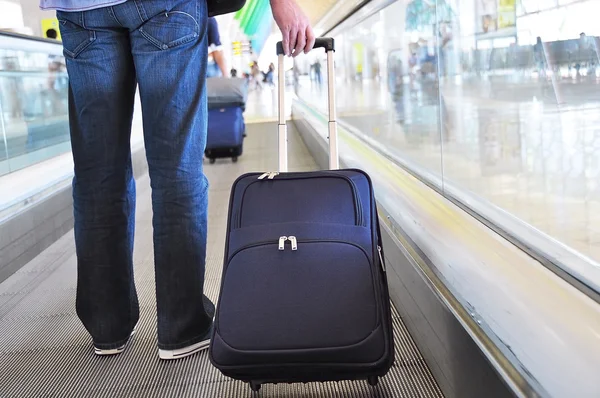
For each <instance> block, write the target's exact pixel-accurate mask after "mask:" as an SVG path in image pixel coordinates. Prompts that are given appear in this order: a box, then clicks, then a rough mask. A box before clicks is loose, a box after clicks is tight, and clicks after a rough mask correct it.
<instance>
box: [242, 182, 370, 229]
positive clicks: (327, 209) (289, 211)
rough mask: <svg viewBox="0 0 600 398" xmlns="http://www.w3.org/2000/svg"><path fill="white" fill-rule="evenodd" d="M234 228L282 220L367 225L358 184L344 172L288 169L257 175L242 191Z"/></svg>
mask: <svg viewBox="0 0 600 398" xmlns="http://www.w3.org/2000/svg"><path fill="white" fill-rule="evenodd" d="M234 218H235V219H234V223H233V228H234V229H237V228H243V227H248V226H256V225H266V224H275V223H281V222H322V223H330V224H346V225H354V226H364V223H365V221H364V220H363V206H362V203H361V199H360V195H359V194H358V189H357V187H356V184H355V183H354V182H353V181H352V179H351V178H349V177H347V176H344V175H337V174H331V173H327V172H319V175H305V174H304V173H297V174H296V173H285V174H280V175H277V176H276V177H274V179H257V180H256V181H254V182H252V183H250V184H249V185H248V186H247V187H246V188H245V189H244V190H243V193H242V195H241V201H240V205H239V210H238V211H237V213H236V214H235V216H234Z"/></svg>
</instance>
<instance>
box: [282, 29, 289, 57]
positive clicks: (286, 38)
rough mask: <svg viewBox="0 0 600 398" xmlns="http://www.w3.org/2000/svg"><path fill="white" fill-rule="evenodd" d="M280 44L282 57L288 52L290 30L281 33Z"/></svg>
mask: <svg viewBox="0 0 600 398" xmlns="http://www.w3.org/2000/svg"><path fill="white" fill-rule="evenodd" d="M281 36H282V37H281V42H282V43H283V55H288V54H289V52H290V29H289V28H286V29H284V30H282V31H281Z"/></svg>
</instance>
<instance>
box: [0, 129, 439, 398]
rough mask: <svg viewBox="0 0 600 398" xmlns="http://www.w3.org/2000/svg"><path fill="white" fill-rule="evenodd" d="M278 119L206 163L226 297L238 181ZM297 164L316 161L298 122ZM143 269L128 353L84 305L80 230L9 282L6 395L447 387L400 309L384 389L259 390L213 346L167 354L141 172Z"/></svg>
mask: <svg viewBox="0 0 600 398" xmlns="http://www.w3.org/2000/svg"><path fill="white" fill-rule="evenodd" d="M275 131H276V126H275V125H274V124H252V125H248V137H247V139H246V142H245V147H244V155H242V156H241V157H240V160H239V162H238V163H231V161H229V160H221V161H218V162H217V163H216V164H214V165H209V164H208V162H206V163H205V169H206V173H207V175H208V177H209V181H210V184H211V188H210V194H209V195H210V197H209V242H208V243H209V247H208V254H207V270H206V282H205V290H206V294H207V295H208V296H209V297H211V298H212V299H213V300H215V299H216V298H217V295H218V289H219V282H220V277H221V266H222V257H223V247H224V240H225V219H226V216H227V206H228V199H229V192H230V187H231V184H232V182H233V180H234V179H235V178H237V176H239V175H240V174H242V173H244V172H247V171H263V170H269V169H271V168H273V167H274V165H276V164H277V161H276V153H275V149H276V141H275V137H276V135H275V133H274V132H275ZM289 148H290V170H292V171H294V170H310V169H315V168H316V165H315V163H314V160H313V159H312V158H311V156H310V154H309V153H308V150H307V149H306V147H305V146H304V144H303V143H302V141H301V139H300V137H299V136H298V135H297V134H296V133H295V132H294V131H293V129H290V137H289ZM137 187H138V188H137V189H138V200H137V202H138V205H137V217H136V241H135V252H134V262H135V276H136V286H137V290H138V295H139V300H140V322H139V324H138V328H137V333H136V335H135V337H134V339H133V341H132V343H131V345H130V346H129V347H128V349H127V350H126V351H125V352H124V353H123V354H121V355H118V356H115V357H107V358H99V357H97V356H95V355H94V354H93V349H92V346H91V339H90V338H89V336H88V334H87V333H86V331H85V330H84V328H83V326H82V325H81V323H80V322H79V320H78V318H77V315H76V314H75V286H76V260H75V255H74V253H75V248H74V245H73V236H72V231H71V232H69V233H68V234H66V235H65V236H64V237H63V238H61V239H60V240H59V241H58V242H56V243H55V244H54V245H52V246H51V247H50V248H48V249H47V250H46V251H45V252H44V253H42V254H41V255H40V256H38V257H37V258H36V259H34V260H32V261H31V262H30V263H29V264H27V265H26V266H25V267H23V269H22V270H20V271H19V272H17V273H16V274H15V275H13V276H11V277H10V278H8V279H7V280H6V281H4V282H3V283H2V284H0V398H17V397H18V398H21V397H27V398H29V397H31V398H41V397H60V398H67V397H78V398H79V397H82V398H95V397H98V398H117V397H127V398H134V397H140V398H142V397H143V398H153V397H178V398H179V397H182V398H185V397H202V398H204V397H206V398H209V397H215V398H227V397H232V398H238V397H256V396H261V397H295V398H309V397H310V398H312V397H314V398H316V397H394V398H399V397H442V396H443V395H442V393H441V391H440V389H439V387H438V386H437V384H436V383H435V380H434V378H433V376H432V374H431V372H430V370H429V369H428V367H427V365H426V363H425V361H424V359H423V357H422V356H421V354H420V353H419V351H418V349H417V348H416V346H415V344H414V342H413V340H412V338H411V337H410V335H409V333H408V331H407V330H406V327H405V326H404V324H403V322H402V320H401V319H400V317H399V315H398V314H397V313H396V312H394V335H395V339H396V350H397V353H396V364H395V365H394V367H393V369H392V370H391V371H390V373H389V375H388V376H386V377H385V378H383V379H382V380H381V381H380V384H379V386H378V387H376V388H375V389H373V388H371V387H370V386H369V385H368V384H367V383H366V382H364V381H359V382H340V383H309V384H292V385H288V384H285V385H265V386H263V388H262V390H261V392H260V394H259V395H258V394H255V393H252V392H251V391H250V389H249V387H248V386H247V385H246V384H244V383H241V382H237V381H233V380H231V379H228V378H226V377H224V376H223V375H221V374H220V372H219V371H218V370H216V369H215V368H213V367H212V366H211V364H210V361H209V360H208V355H207V353H206V352H204V353H201V354H198V355H195V356H191V357H188V358H185V359H181V360H179V361H175V362H165V361H160V360H159V359H158V350H157V347H156V324H155V322H156V313H155V311H156V303H155V296H154V294H155V288H154V269H153V257H152V250H151V249H152V235H151V234H152V227H151V212H150V208H151V207H150V187H149V179H148V177H147V176H145V177H143V178H141V179H140V180H138V182H137Z"/></svg>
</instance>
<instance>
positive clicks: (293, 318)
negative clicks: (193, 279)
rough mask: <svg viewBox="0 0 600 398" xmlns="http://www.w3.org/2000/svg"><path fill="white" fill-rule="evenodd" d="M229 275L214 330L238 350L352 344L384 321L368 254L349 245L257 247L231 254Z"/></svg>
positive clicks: (285, 242) (279, 243)
mask: <svg viewBox="0 0 600 398" xmlns="http://www.w3.org/2000/svg"><path fill="white" fill-rule="evenodd" d="M290 238H292V239H290ZM282 243H283V249H282ZM224 278H225V280H224V283H223V290H222V292H221V298H220V304H219V318H218V322H217V328H218V329H217V330H218V332H219V334H220V336H221V337H222V338H223V340H224V341H225V342H226V343H227V344H228V345H229V346H230V347H232V348H234V349H236V350H252V351H254V350H266V351H274V350H306V349H319V348H322V349H330V348H332V347H348V346H352V345H355V344H359V343H360V342H362V341H363V340H365V339H366V338H367V337H369V336H370V335H371V333H372V332H373V331H374V330H375V329H376V327H377V325H378V322H379V316H378V312H377V299H376V294H375V289H374V284H373V276H372V267H371V264H370V260H369V257H368V256H367V254H366V253H365V252H364V250H363V249H361V248H360V247H358V246H356V245H354V244H351V243H346V242H341V241H333V240H327V241H324V240H301V239H294V237H286V239H285V240H283V242H282V239H281V238H280V239H278V240H277V241H272V242H263V243H257V244H253V245H250V246H246V247H243V248H241V249H239V250H237V251H236V252H235V253H232V256H231V259H230V261H229V263H228V265H227V272H226V273H225V275H224Z"/></svg>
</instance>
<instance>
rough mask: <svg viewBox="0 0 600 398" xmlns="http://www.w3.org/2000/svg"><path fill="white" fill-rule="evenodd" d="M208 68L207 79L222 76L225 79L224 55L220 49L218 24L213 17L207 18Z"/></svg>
mask: <svg viewBox="0 0 600 398" xmlns="http://www.w3.org/2000/svg"><path fill="white" fill-rule="evenodd" d="M207 35H208V67H207V77H215V76H223V77H227V76H228V73H227V66H226V65H225V55H224V54H223V50H222V47H221V35H220V34H219V24H218V23H217V20H216V19H215V18H214V17H211V18H208V29H207Z"/></svg>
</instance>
